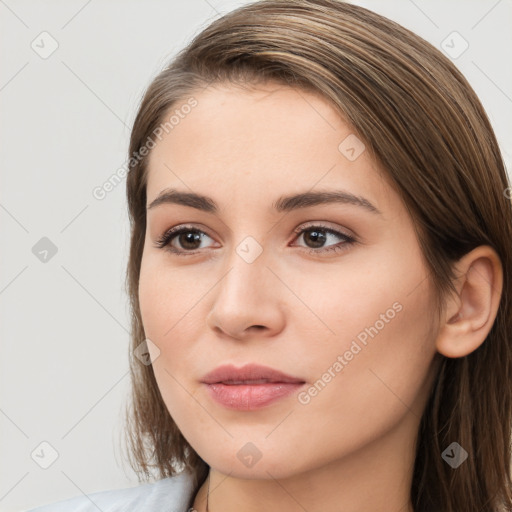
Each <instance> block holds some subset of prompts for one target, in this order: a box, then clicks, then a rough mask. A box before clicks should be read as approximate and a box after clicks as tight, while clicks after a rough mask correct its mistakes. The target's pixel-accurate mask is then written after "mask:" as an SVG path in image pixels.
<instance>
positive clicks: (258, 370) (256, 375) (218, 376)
mask: <svg viewBox="0 0 512 512" xmlns="http://www.w3.org/2000/svg"><path fill="white" fill-rule="evenodd" d="M201 382H204V383H205V384H218V383H223V384H230V385H233V386H234V385H238V384H265V383H269V382H275V383H279V382H282V383H290V384H303V383H304V382H305V381H304V380H303V379H300V378H298V377H293V376H291V375H287V374H286V373H283V372H281V371H279V370H275V369H274V368H269V367H268V366H261V365H257V364H247V365H245V366H242V367H241V368H236V367H235V366H233V365H223V366H219V367H218V368H216V369H215V370H213V371H212V372H210V373H207V374H206V375H205V376H204V377H203V378H202V379H201Z"/></svg>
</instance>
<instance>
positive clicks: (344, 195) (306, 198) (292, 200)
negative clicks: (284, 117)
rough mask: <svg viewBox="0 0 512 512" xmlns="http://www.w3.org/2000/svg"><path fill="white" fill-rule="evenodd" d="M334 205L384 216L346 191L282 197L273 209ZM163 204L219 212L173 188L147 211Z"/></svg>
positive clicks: (203, 200) (206, 201)
mask: <svg viewBox="0 0 512 512" xmlns="http://www.w3.org/2000/svg"><path fill="white" fill-rule="evenodd" d="M334 203H338V204H339V203H341V204H351V205H355V206H359V207H361V208H364V209H365V210H367V211H369V212H371V213H374V214H377V215H382V212H381V211H380V210H379V209H378V208H377V207H376V206H374V205H373V204H372V203H371V202H370V201H368V199H365V198H364V197H361V196H356V195H354V194H351V193H350V192H347V191H345V190H331V191H320V192H303V193H301V194H295V195H291V196H281V197H280V198H278V199H277V200H276V201H275V202H274V203H273V204H272V207H273V209H274V210H276V211H277V212H290V211H292V210H298V209H300V208H308V207H310V206H317V205H324V204H334ZM161 204H179V205H183V206H189V207H191V208H195V209H196V210H201V211H204V212H207V213H213V214H216V213H218V211H219V208H218V205H217V203H216V202H215V201H214V200H213V199H212V198H210V197H207V196H204V195H201V194H196V193H195V192H180V191H179V190H175V189H171V188H166V189H164V190H162V191H161V192H160V194H158V196H157V197H156V198H155V199H154V200H153V201H152V202H151V204H150V205H149V206H148V207H147V210H150V209H152V208H155V207H157V206H159V205H161Z"/></svg>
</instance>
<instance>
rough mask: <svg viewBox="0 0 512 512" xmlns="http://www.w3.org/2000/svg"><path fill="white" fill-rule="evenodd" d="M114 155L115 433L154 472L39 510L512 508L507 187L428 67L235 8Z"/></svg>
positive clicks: (362, 18) (175, 73)
mask: <svg viewBox="0 0 512 512" xmlns="http://www.w3.org/2000/svg"><path fill="white" fill-rule="evenodd" d="M130 158H131V159H130V171H129V174H128V177H127V197H128V205H129V213H130V220H131V225H132V235H131V248H130V260H129V264H128V273H127V285H128V291H129V294H130V298H131V306H132V312H133V315H132V331H133V332H132V347H131V348H132V353H133V355H134V357H132V360H131V370H132V384H133V406H132V407H131V408H130V410H129V411H127V412H128V415H127V420H128V424H127V426H128V429H129V432H130V453H131V462H132V464H133V467H134V469H135V470H136V471H137V472H138V474H139V475H140V476H141V481H142V479H143V478H144V477H146V479H149V478H150V477H151V476H152V474H151V472H152V471H153V470H155V471H156V473H157V477H158V478H160V480H159V481H157V482H154V483H149V484H146V485H144V486H139V487H136V488H132V489H129V490H119V491H108V492H100V493H95V494H92V495H90V496H89V497H81V498H80V497H78V498H75V499H73V500H68V501H66V502H61V503H59V504H57V505H56V504H53V505H51V506H49V507H50V508H48V509H46V508H45V507H43V508H40V509H36V510H38V511H40V512H43V511H45V510H50V509H51V510H62V511H64V510H84V511H85V510H87V511H88V510H97V508H100V509H108V510H139V509H140V510H190V509H193V510H197V511H200V512H202V511H208V510H209V511H211V512H215V511H221V510H222V511H223V512H226V511H230V510H235V509H236V510H244V511H249V510H251V511H252V510H265V511H274V510H280V511H282V510H287V511H295V510H297V511H298V510H310V511H312V510H319V509H321V510H323V511H338V510H343V511H344V512H356V511H362V510H365V511H366V510H379V511H397V512H398V511H407V512H412V511H414V512H427V511H436V512H437V511H446V512H455V511H456V512H461V511H465V512H467V511H475V512H477V511H480V512H482V511H493V512H495V511H505V510H512V483H511V480H510V462H511V461H510V451H511V444H510V440H511V415H512V388H511V385H510V384H511V377H512V375H511V372H512V351H511V346H510V341H509V338H508V335H509V333H510V332H511V328H512V325H511V320H512V311H511V301H510V297H511V293H512V281H511V270H512V259H511V257H512V252H511V248H510V247H511V245H510V242H511V239H512V236H511V235H512V233H511V227H512V209H511V204H510V201H509V200H508V199H507V195H508V191H509V188H508V187H509V186H510V184H509V181H508V178H507V175H506V172H505V169H504V165H503V161H502V157H501V155H500V151H499V148H498V144H497V142H496V138H495V136H494V133H493V130H492V127H491V126H490V124H489V121H488V118H487V116H486V114H485V112H484V109H483V107H482V105H481V103H480V101H479V100H478V98H477V97H476V95H475V93H474V91H473V90H472V89H471V87H470V86H469V84H468V82H467V81H466V80H465V78H464V77H463V76H462V74H461V73H460V72H459V71H458V70H457V69H456V68H455V66H454V65H453V64H452V63H451V62H450V61H449V60H448V59H447V58H445V57H444V56H443V54H442V53H441V52H440V51H438V50H437V49H435V48H434V47H432V46H431V45H430V44H429V43H427V42H425V41H424V40H423V39H421V38H420V37H418V36H416V35H414V34H413V33H411V32H409V31H408V30H406V29H404V28H403V27H401V26H399V25H397V24H396V23H394V22H392V21H390V20H388V19H386V18H384V17H382V16H379V15H377V14H375V13H373V12H371V11H368V10H366V9H364V8H362V7H358V6H353V5H349V4H345V3H342V2H339V1H335V0H293V1H285V0H264V1H260V2H255V3H253V4H250V5H246V6H244V7H242V8H239V9H237V10H235V11H233V12H230V13H229V14H227V15H226V16H224V17H222V18H220V19H218V20H216V21H214V22H213V23H212V24H211V25H210V26H208V27H207V28H206V29H204V30H203V31H202V32H201V33H200V34H199V35H198V36H197V37H196V38H195V39H194V40H193V41H192V42H191V43H190V44H189V45H188V46H187V47H186V48H185V49H184V50H183V51H182V52H181V53H180V54H179V55H178V56H177V57H176V58H175V59H174V60H173V62H172V63H171V64H170V66H169V67H168V68H166V69H165V70H164V71H162V72H161V73H160V75H158V76H157V77H156V78H155V79H154V80H153V82H152V83H151V85H150V86H149V88H148V90H147V91H146V94H145V96H144V98H143V100H142V103H141V106H140V108H139V112H138V115H137V117H136V120H135V123H134V126H133V130H132V134H131V142H130ZM59 507H60V508H59Z"/></svg>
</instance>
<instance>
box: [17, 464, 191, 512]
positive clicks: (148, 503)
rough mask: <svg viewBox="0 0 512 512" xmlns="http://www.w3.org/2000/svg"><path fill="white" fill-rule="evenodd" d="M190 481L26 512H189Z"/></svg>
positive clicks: (186, 477)
mask: <svg viewBox="0 0 512 512" xmlns="http://www.w3.org/2000/svg"><path fill="white" fill-rule="evenodd" d="M193 491H194V485H193V477H192V474H191V473H190V472H187V471H183V472H182V473H179V474H178V475H175V476H171V477H167V478H164V479H162V480H158V481H156V482H153V483H148V484H143V485H139V486H136V487H130V488H128V489H117V490H109V491H99V492H93V493H91V494H88V495H82V496H76V497H74V498H69V499H66V500H62V501H57V502H55V503H50V504H48V505H43V506H40V507H37V508H34V509H31V510H28V511H26V512H98V510H101V511H102V512H128V511H129V512H143V511H144V512H153V511H155V512H156V511H158V512H188V511H189V509H190V508H191V507H192V502H193V496H192V494H193Z"/></svg>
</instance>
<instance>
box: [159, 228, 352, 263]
mask: <svg viewBox="0 0 512 512" xmlns="http://www.w3.org/2000/svg"><path fill="white" fill-rule="evenodd" d="M318 228H320V229H319V230H320V231H325V232H326V233H328V234H331V235H335V236H338V237H340V238H343V239H344V242H343V243H342V244H341V245H340V244H337V245H333V246H330V247H328V248H327V249H311V248H309V249H306V252H307V253H308V254H319V253H320V254H324V253H327V252H331V251H334V252H340V251H344V250H346V249H347V248H348V247H347V246H350V245H352V244H354V243H356V242H357V240H356V239H355V238H354V237H352V236H349V235H346V234H345V233H342V232H340V231H336V230H334V229H332V228H329V227H327V226H323V225H321V224H312V225H311V226H307V227H305V228H304V227H301V228H299V229H297V230H295V231H294V233H295V234H297V238H298V237H299V236H301V235H302V234H303V233H305V232H307V231H313V230H314V229H317V230H318ZM182 233H204V234H205V235H206V236H208V235H207V234H206V233H205V232H204V231H201V230H200V229H197V228H194V227H192V226H177V227H174V228H171V229H169V230H168V231H166V232H165V233H164V234H163V235H162V236H161V237H160V238H159V239H158V240H157V241H156V242H155V247H157V248H158V249H165V250H167V251H169V252H170V253H172V254H175V255H176V256H192V255H195V254H197V253H198V252H199V250H196V251H186V250H179V249H175V248H174V247H171V246H170V245H169V243H170V242H172V240H173V239H174V238H176V237H177V236H178V235H181V234H182Z"/></svg>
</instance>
